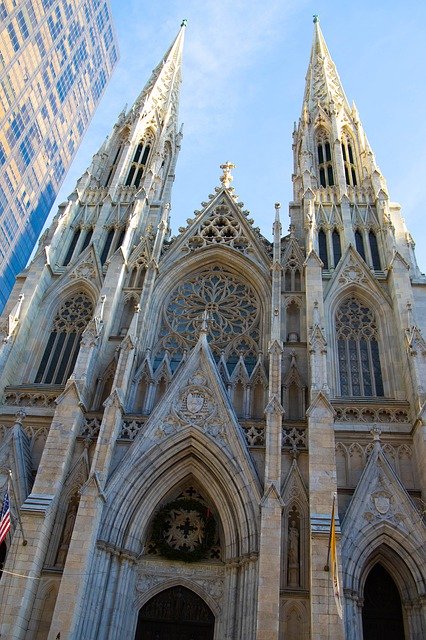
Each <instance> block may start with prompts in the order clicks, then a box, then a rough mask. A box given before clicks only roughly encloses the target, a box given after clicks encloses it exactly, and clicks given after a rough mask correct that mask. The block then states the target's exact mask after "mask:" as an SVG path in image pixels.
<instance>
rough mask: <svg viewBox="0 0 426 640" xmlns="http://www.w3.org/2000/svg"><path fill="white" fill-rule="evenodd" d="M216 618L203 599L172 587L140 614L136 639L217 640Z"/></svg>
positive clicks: (155, 597) (156, 597)
mask: <svg viewBox="0 0 426 640" xmlns="http://www.w3.org/2000/svg"><path fill="white" fill-rule="evenodd" d="M213 636H214V615H213V613H212V612H211V610H210V608H209V607H208V606H207V604H206V603H205V602H204V600H203V599H202V598H200V596H198V595H197V594H196V593H194V592H193V591H190V590H189V589H186V588H185V587H180V586H179V587H171V588H170V589H165V590H164V591H162V592H161V593H158V594H157V595H156V596H154V597H153V598H151V600H149V601H148V602H147V603H146V604H145V605H144V606H143V607H142V609H141V610H140V611H139V616H138V626H137V629H136V635H135V640H213Z"/></svg>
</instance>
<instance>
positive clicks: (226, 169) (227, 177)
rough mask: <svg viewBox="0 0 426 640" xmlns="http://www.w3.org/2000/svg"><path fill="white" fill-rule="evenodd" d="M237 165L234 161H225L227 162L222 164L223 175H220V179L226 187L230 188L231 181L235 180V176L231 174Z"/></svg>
mask: <svg viewBox="0 0 426 640" xmlns="http://www.w3.org/2000/svg"><path fill="white" fill-rule="evenodd" d="M236 166H237V165H235V164H233V163H232V162H229V161H228V162H225V164H221V165H220V168H221V169H222V171H223V175H222V176H220V181H221V183H222V185H223V187H224V188H225V189H229V187H230V186H231V182H232V181H233V179H234V178H233V176H232V175H231V170H232V169H235V167H236Z"/></svg>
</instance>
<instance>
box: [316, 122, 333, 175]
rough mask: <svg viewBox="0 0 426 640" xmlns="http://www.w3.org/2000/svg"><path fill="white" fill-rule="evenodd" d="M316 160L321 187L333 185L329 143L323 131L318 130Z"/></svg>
mask: <svg viewBox="0 0 426 640" xmlns="http://www.w3.org/2000/svg"><path fill="white" fill-rule="evenodd" d="M317 161H318V175H319V183H320V185H321V187H332V186H334V173H333V159H332V152H331V145H330V140H329V139H328V136H327V134H326V132H325V131H319V132H318V134H317Z"/></svg>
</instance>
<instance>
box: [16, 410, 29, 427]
mask: <svg viewBox="0 0 426 640" xmlns="http://www.w3.org/2000/svg"><path fill="white" fill-rule="evenodd" d="M26 417H27V414H26V412H25V411H24V409H18V411H17V412H16V413H15V424H20V425H22V423H23V421H24V420H25V418H26Z"/></svg>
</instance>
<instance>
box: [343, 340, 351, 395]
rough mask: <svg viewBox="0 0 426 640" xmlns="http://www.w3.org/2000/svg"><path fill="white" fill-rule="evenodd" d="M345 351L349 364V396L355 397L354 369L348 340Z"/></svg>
mask: <svg viewBox="0 0 426 640" xmlns="http://www.w3.org/2000/svg"><path fill="white" fill-rule="evenodd" d="M345 351H346V362H347V370H348V386H349V395H351V396H353V388H352V367H351V359H350V352H349V340H348V339H347V338H346V340H345Z"/></svg>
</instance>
